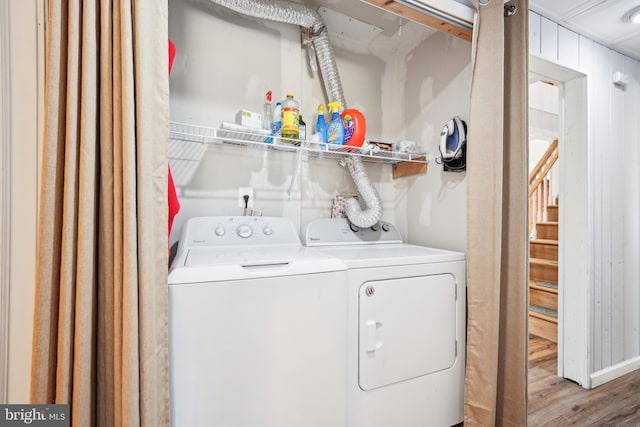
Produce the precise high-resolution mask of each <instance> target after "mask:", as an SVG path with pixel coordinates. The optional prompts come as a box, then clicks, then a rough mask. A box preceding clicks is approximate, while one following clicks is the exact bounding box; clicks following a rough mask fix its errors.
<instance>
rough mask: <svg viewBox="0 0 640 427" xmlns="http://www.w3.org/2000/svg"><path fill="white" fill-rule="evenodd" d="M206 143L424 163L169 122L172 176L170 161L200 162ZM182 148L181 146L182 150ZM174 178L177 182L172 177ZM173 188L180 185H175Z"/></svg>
mask: <svg viewBox="0 0 640 427" xmlns="http://www.w3.org/2000/svg"><path fill="white" fill-rule="evenodd" d="M207 144H233V145H241V146H247V147H251V148H257V149H263V150H274V151H288V152H298V151H303V152H307V153H309V154H311V155H315V156H317V157H322V158H335V159H340V158H343V157H347V156H357V157H361V158H362V160H363V161H368V162H376V163H386V164H395V163H400V162H414V163H423V164H426V163H427V160H426V154H425V153H401V152H397V151H386V150H376V148H377V147H369V148H367V149H362V148H360V147H349V146H345V145H335V144H319V143H317V142H312V141H308V140H305V141H302V140H290V139H287V138H281V137H272V136H270V133H269V131H268V130H263V129H248V128H245V127H243V126H240V125H236V124H235V123H229V122H223V124H222V127H221V128H211V127H203V126H194V125H190V124H184V123H175V122H171V123H170V124H169V159H170V160H171V161H172V165H171V167H172V173H173V168H174V166H173V162H180V161H182V162H185V161H187V162H193V161H197V162H199V161H200V159H201V158H202V155H204V151H205V149H206V145H207ZM183 145H184V147H182V146H183ZM193 154H195V157H194V156H193ZM174 175H175V173H174ZM174 179H175V180H177V179H176V177H175V176H174ZM189 179H190V177H189ZM176 185H179V184H178V183H176Z"/></svg>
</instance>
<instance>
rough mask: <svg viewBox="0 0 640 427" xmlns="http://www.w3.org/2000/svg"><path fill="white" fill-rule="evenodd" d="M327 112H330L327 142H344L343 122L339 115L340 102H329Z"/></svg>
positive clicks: (341, 143)
mask: <svg viewBox="0 0 640 427" xmlns="http://www.w3.org/2000/svg"><path fill="white" fill-rule="evenodd" d="M328 105H329V112H330V113H331V121H330V122H329V125H328V126H327V142H328V143H329V144H335V145H343V144H344V124H343V123H342V117H340V105H341V104H340V103H339V102H338V101H335V102H330V103H329V104H328Z"/></svg>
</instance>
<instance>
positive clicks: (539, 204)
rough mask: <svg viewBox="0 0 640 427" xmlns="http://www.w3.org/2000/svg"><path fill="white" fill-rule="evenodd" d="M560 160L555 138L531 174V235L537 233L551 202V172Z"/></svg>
mask: <svg viewBox="0 0 640 427" xmlns="http://www.w3.org/2000/svg"><path fill="white" fill-rule="evenodd" d="M557 160H558V140H557V139H555V140H553V142H552V143H551V145H549V148H547V151H545V153H544V154H543V155H542V157H541V158H540V161H538V163H537V164H536V166H535V167H534V168H533V170H532V171H531V173H530V174H529V235H530V236H533V235H534V234H535V227H536V222H539V221H544V220H545V218H544V214H545V212H546V209H547V206H548V205H549V204H551V188H550V182H551V177H550V175H551V174H550V172H551V168H552V167H553V165H554V164H555V163H556V161H557Z"/></svg>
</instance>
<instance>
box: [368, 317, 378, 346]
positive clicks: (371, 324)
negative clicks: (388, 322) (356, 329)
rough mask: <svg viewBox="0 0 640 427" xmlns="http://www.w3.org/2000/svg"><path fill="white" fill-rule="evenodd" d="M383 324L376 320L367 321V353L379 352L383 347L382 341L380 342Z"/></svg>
mask: <svg viewBox="0 0 640 427" xmlns="http://www.w3.org/2000/svg"><path fill="white" fill-rule="evenodd" d="M380 327H382V323H380V322H376V321H375V320H367V352H372V351H376V350H379V349H380V347H382V340H378V329H379V328H380Z"/></svg>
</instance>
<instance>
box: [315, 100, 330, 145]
mask: <svg viewBox="0 0 640 427" xmlns="http://www.w3.org/2000/svg"><path fill="white" fill-rule="evenodd" d="M316 133H317V134H318V135H320V143H322V144H325V143H326V142H327V122H326V121H325V119H324V105H322V104H320V105H319V106H318V119H317V120H316Z"/></svg>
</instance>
